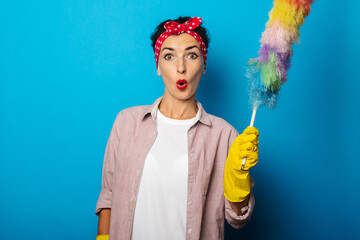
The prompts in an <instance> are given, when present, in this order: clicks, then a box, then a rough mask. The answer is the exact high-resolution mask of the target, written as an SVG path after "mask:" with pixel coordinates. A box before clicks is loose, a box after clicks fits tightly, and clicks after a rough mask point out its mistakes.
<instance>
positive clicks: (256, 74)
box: [246, 0, 314, 108]
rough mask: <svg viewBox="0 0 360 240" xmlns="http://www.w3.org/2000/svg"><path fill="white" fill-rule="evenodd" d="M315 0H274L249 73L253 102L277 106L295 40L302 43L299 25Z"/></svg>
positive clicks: (271, 106) (251, 99)
mask: <svg viewBox="0 0 360 240" xmlns="http://www.w3.org/2000/svg"><path fill="white" fill-rule="evenodd" d="M313 2H314V0H274V7H273V8H272V9H271V11H270V12H269V20H268V22H267V23H266V29H265V31H264V32H263V33H262V36H261V39H260V43H261V48H260V50H259V52H258V57H257V58H255V59H250V61H249V63H248V66H247V75H246V76H247V77H248V78H249V83H250V84H249V86H250V102H251V105H252V106H253V107H254V106H255V105H257V106H260V105H267V106H268V107H270V108H274V107H275V106H276V99H277V97H278V95H279V91H280V88H281V85H282V84H283V83H285V82H286V80H287V70H288V69H289V68H290V65H291V62H290V59H291V56H292V49H291V46H292V45H293V44H294V43H299V39H298V37H299V36H300V33H299V29H300V26H301V25H302V24H304V21H305V17H306V16H307V15H309V13H310V9H311V4H312V3H313Z"/></svg>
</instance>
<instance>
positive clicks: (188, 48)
mask: <svg viewBox="0 0 360 240" xmlns="http://www.w3.org/2000/svg"><path fill="white" fill-rule="evenodd" d="M194 47H196V48H198V49H199V50H200V48H199V47H198V46H196V45H194V46H191V47H187V48H185V50H190V49H192V48H194Z"/></svg>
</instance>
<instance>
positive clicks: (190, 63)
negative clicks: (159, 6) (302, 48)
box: [151, 17, 209, 100]
mask: <svg viewBox="0 0 360 240" xmlns="http://www.w3.org/2000/svg"><path fill="white" fill-rule="evenodd" d="M200 24H201V18H190V17H179V18H178V19H175V20H167V21H164V22H162V23H161V24H159V25H158V26H157V27H156V29H155V32H154V33H153V34H152V35H151V40H152V47H153V49H154V52H155V58H156V60H157V61H156V63H157V71H158V75H162V78H163V81H164V83H165V95H166V94H170V95H171V96H173V97H176V98H180V99H182V100H185V99H188V98H190V97H195V94H196V90H197V86H198V83H199V81H200V78H201V75H202V74H203V73H205V65H206V53H207V48H208V45H209V37H208V35H207V30H206V29H205V28H204V27H202V26H200ZM164 25H165V27H166V29H165V27H164ZM180 29H181V31H180ZM174 32H176V33H175V34H174ZM204 60H205V61H204ZM179 80H185V81H179ZM179 82H185V83H179Z"/></svg>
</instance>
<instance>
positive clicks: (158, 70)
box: [157, 65, 161, 76]
mask: <svg viewBox="0 0 360 240" xmlns="http://www.w3.org/2000/svg"><path fill="white" fill-rule="evenodd" d="M157 75H158V76H161V71H160V66H159V65H158V67H157Z"/></svg>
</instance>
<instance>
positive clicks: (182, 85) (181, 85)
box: [176, 79, 187, 90]
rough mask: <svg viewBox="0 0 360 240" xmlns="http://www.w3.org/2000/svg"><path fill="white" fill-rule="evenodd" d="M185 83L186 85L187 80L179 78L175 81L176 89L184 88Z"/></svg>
mask: <svg viewBox="0 0 360 240" xmlns="http://www.w3.org/2000/svg"><path fill="white" fill-rule="evenodd" d="M186 85H187V81H186V80H185V79H179V80H178V81H177V82H176V86H177V88H178V89H180V90H183V89H185V88H186Z"/></svg>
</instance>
